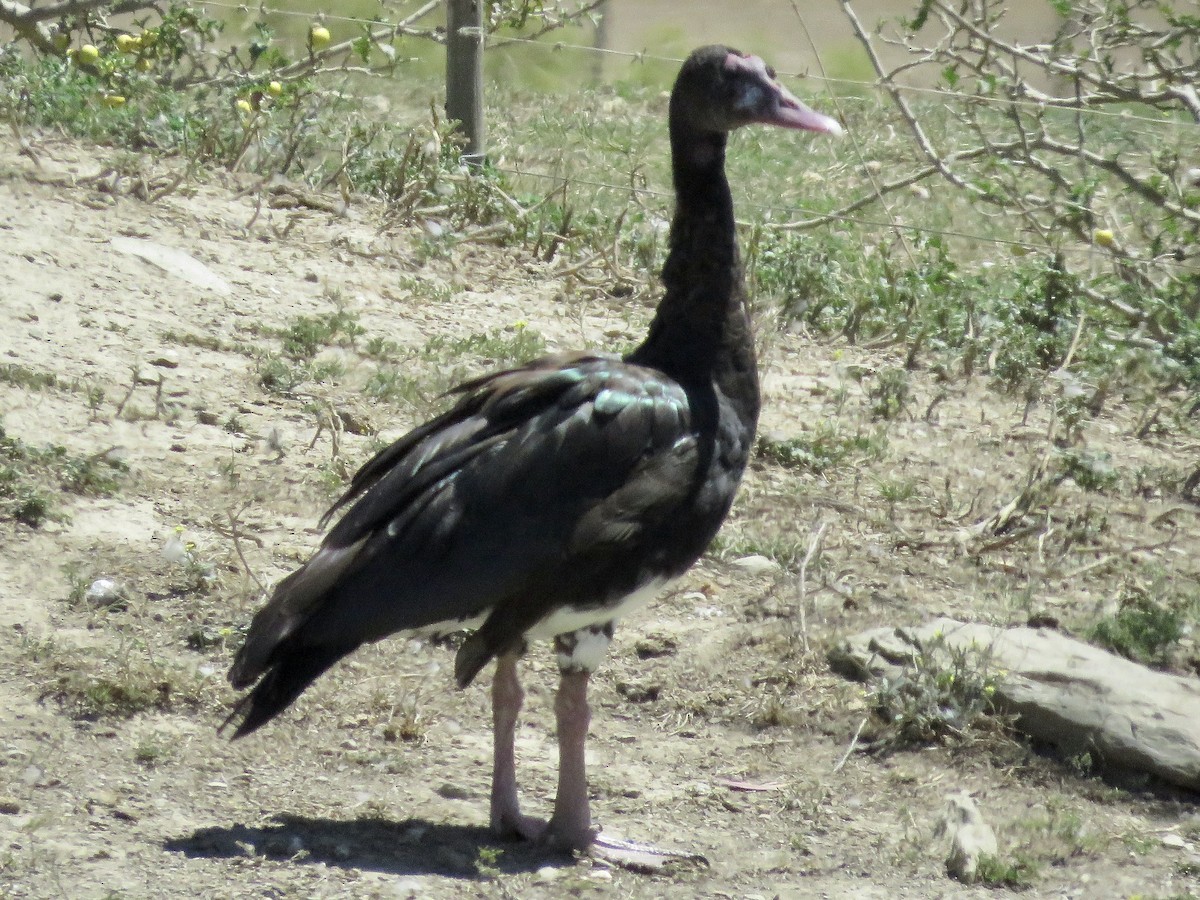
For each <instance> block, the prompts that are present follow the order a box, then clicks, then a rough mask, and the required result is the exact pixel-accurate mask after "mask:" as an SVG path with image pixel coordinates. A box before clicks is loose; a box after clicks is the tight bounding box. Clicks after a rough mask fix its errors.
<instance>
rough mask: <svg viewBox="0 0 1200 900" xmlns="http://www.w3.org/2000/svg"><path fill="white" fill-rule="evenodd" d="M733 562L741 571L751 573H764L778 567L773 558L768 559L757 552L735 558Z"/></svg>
mask: <svg viewBox="0 0 1200 900" xmlns="http://www.w3.org/2000/svg"><path fill="white" fill-rule="evenodd" d="M733 564H734V565H735V566H736V567H737V568H739V569H741V570H742V571H743V572H749V573H750V574H751V575H765V574H767V573H768V572H774V571H775V570H777V569H778V568H779V563H777V562H775V560H773V559H768V558H767V557H765V556H762V555H760V554H757V553H755V554H753V555H751V556H743V557H742V558H741V559H735V560H734V561H733Z"/></svg>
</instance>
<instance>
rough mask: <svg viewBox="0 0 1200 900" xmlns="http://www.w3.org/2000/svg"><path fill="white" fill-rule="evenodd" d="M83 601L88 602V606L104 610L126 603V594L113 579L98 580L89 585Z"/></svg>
mask: <svg viewBox="0 0 1200 900" xmlns="http://www.w3.org/2000/svg"><path fill="white" fill-rule="evenodd" d="M83 599H84V600H86V601H87V604H88V606H94V607H96V608H98V609H104V608H109V607H114V606H120V605H121V604H122V603H124V601H125V592H124V590H122V588H121V586H120V585H119V584H117V583H116V582H115V581H113V580H112V579H111V578H97V579H96V580H95V581H93V582H92V583H91V584H89V585H88V589H87V592H86V593H85V594H84V595H83Z"/></svg>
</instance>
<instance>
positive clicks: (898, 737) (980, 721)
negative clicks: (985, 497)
mask: <svg viewBox="0 0 1200 900" xmlns="http://www.w3.org/2000/svg"><path fill="white" fill-rule="evenodd" d="M1000 677H1001V676H1000V673H997V672H995V671H993V670H992V669H991V668H990V666H989V665H988V663H987V654H986V653H984V652H981V651H980V650H979V649H978V648H974V649H973V648H958V647H954V646H952V645H950V644H949V643H947V641H946V640H945V638H944V637H943V636H942V635H941V634H940V633H939V634H938V636H937V637H936V638H935V639H934V640H931V641H929V642H928V643H927V644H926V645H925V646H921V647H917V648H915V649H914V651H913V655H912V659H911V661H910V665H909V666H908V667H907V669H906V670H905V672H904V674H903V675H900V676H898V677H897V678H895V679H894V680H892V679H888V678H883V679H880V681H879V682H878V683H877V684H876V686H875V687H874V688H873V690H872V693H871V697H870V701H869V702H870V705H871V708H872V709H873V710H874V711H875V714H876V715H877V716H878V717H879V720H880V722H881V724H882V727H881V729H880V731H879V733H878V735H877V737H876V740H875V744H874V745H875V747H876V748H878V749H895V748H902V747H908V746H912V745H920V744H928V743H933V742H937V741H949V740H956V741H961V740H963V739H964V738H965V737H966V735H967V733H968V731H969V730H971V729H972V728H978V727H984V728H994V727H995V726H994V723H993V720H991V719H990V718H989V716H991V714H992V713H993V708H992V700H993V697H994V696H995V694H996V686H997V684H998V682H999V680H1000Z"/></svg>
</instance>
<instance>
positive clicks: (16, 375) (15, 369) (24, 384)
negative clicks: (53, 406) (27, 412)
mask: <svg viewBox="0 0 1200 900" xmlns="http://www.w3.org/2000/svg"><path fill="white" fill-rule="evenodd" d="M0 381H3V382H4V383H5V384H11V385H13V386H14V387H19V388H25V389H26V390H30V391H44V390H50V389H53V388H57V387H58V386H59V379H58V376H57V375H55V374H54V373H52V372H38V371H37V370H35V369H30V368H29V367H28V366H22V365H20V364H18V363H4V364H0Z"/></svg>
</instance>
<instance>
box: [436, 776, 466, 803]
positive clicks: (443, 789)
mask: <svg viewBox="0 0 1200 900" xmlns="http://www.w3.org/2000/svg"><path fill="white" fill-rule="evenodd" d="M437 793H438V796H439V797H445V798H446V799H447V800H470V799H471V792H470V791H469V790H467V789H466V788H464V787H460V786H459V785H457V784H451V783H450V782H448V781H446V782H443V783H442V784H441V785H439V786H438V788H437Z"/></svg>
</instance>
